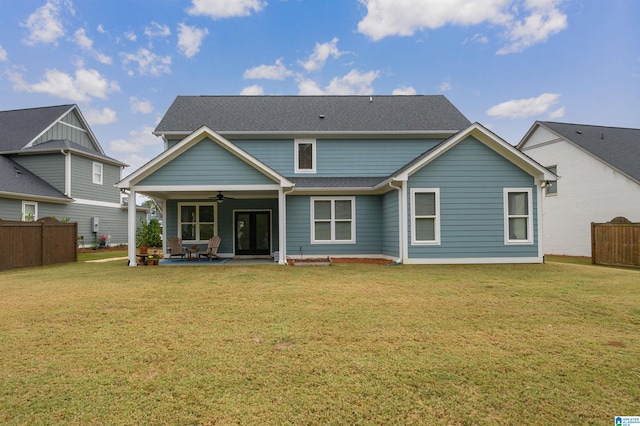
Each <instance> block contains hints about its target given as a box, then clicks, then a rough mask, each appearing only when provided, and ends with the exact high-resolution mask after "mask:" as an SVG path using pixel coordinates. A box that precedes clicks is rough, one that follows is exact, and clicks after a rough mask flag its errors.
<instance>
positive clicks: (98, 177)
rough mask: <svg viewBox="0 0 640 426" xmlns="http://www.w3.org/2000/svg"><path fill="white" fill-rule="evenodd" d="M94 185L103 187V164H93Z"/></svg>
mask: <svg viewBox="0 0 640 426" xmlns="http://www.w3.org/2000/svg"><path fill="white" fill-rule="evenodd" d="M92 175H93V183H95V184H97V185H102V175H103V166H102V163H96V162H94V163H93V172H92Z"/></svg>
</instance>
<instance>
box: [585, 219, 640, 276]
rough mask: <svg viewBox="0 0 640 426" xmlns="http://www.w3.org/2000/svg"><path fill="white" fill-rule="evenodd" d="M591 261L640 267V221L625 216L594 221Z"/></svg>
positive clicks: (592, 226) (597, 263) (592, 225)
mask: <svg viewBox="0 0 640 426" xmlns="http://www.w3.org/2000/svg"><path fill="white" fill-rule="evenodd" d="M591 263H593V264H596V265H611V266H630V267H634V268H640V223H631V222H630V221H629V220H627V219H625V218H623V217H617V218H615V219H613V220H612V221H611V222H608V223H592V224H591Z"/></svg>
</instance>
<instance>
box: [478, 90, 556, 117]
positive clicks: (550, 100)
mask: <svg viewBox="0 0 640 426" xmlns="http://www.w3.org/2000/svg"><path fill="white" fill-rule="evenodd" d="M559 99H560V95H559V94H557V93H543V94H542V95H540V96H538V97H537V98H528V99H513V100H510V101H506V102H502V103H500V104H498V105H494V106H492V107H491V108H489V109H488V110H487V115H489V116H491V117H497V118H527V117H532V116H536V115H540V114H544V113H545V112H547V111H548V110H549V108H551V106H552V105H554V104H556V103H557V102H558V100H559ZM560 110H563V108H560ZM560 110H556V112H558V111H560ZM563 112H564V110H563Z"/></svg>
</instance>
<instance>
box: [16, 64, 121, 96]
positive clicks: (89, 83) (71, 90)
mask: <svg viewBox="0 0 640 426" xmlns="http://www.w3.org/2000/svg"><path fill="white" fill-rule="evenodd" d="M9 79H10V80H11V81H12V82H13V90H15V91H22V92H31V93H46V94H48V95H51V96H55V97H58V98H61V99H67V100H70V101H74V102H88V101H89V100H90V99H91V98H92V97H95V98H100V99H107V95H108V94H109V93H111V92H119V91H120V86H119V85H118V83H117V82H115V81H111V82H109V81H107V79H106V78H105V77H103V76H102V75H101V74H100V73H99V72H98V71H96V70H89V69H84V68H81V69H78V70H77V71H76V73H75V77H74V76H72V75H69V74H66V73H64V72H62V71H58V70H56V69H53V70H49V69H48V70H46V71H45V75H44V79H43V80H42V81H40V82H39V83H34V84H29V83H26V82H25V81H24V80H23V79H22V76H20V75H19V74H17V73H10V74H9Z"/></svg>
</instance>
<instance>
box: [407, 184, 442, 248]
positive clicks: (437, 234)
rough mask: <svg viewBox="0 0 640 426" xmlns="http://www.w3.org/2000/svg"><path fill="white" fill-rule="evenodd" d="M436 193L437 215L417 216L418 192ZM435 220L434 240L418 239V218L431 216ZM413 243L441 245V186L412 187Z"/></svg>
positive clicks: (417, 244)
mask: <svg viewBox="0 0 640 426" xmlns="http://www.w3.org/2000/svg"><path fill="white" fill-rule="evenodd" d="M424 193H434V194H435V198H436V214H435V216H418V217H416V207H415V206H416V194H424ZM431 217H433V218H434V219H435V221H434V228H435V229H434V236H435V239H434V240H432V241H427V240H418V239H417V236H416V218H431ZM411 245H414V246H427V245H428V246H433V245H440V188H412V189H411Z"/></svg>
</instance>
